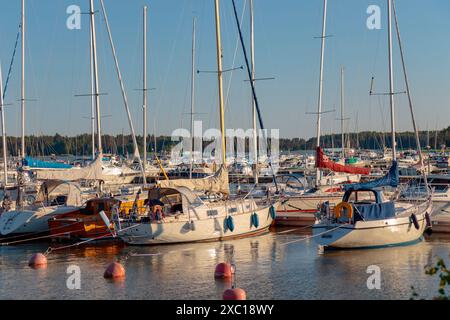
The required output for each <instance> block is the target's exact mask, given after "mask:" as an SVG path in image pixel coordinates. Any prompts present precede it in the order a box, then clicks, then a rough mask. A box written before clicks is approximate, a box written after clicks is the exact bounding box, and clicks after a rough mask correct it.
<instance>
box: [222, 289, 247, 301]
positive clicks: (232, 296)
mask: <svg viewBox="0 0 450 320" xmlns="http://www.w3.org/2000/svg"><path fill="white" fill-rule="evenodd" d="M223 300H247V294H246V293H245V291H244V290H243V289H241V288H231V289H227V290H225V291H224V292H223Z"/></svg>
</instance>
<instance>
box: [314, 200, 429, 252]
mask: <svg viewBox="0 0 450 320" xmlns="http://www.w3.org/2000/svg"><path fill="white" fill-rule="evenodd" d="M431 209H432V208H431V205H429V206H428V207H427V209H426V210H424V211H422V212H415V213H414V214H415V215H416V217H417V222H418V225H419V228H416V227H415V226H414V224H413V222H412V221H411V219H410V215H405V216H401V217H396V218H392V219H385V220H376V221H358V222H357V223H356V224H354V225H350V224H336V223H333V224H326V223H321V224H317V225H315V226H314V227H313V235H314V238H315V240H316V242H317V243H318V244H319V245H320V246H323V247H324V249H366V248H380V247H389V246H399V245H407V244H412V243H415V242H417V241H420V240H421V238H422V235H423V233H424V231H425V230H426V228H427V221H426V213H428V214H431ZM412 213H413V212H411V214H412Z"/></svg>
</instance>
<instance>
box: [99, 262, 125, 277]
mask: <svg viewBox="0 0 450 320" xmlns="http://www.w3.org/2000/svg"><path fill="white" fill-rule="evenodd" d="M103 277H104V278H106V279H122V278H125V268H124V267H123V266H122V265H121V264H120V263H118V262H113V263H111V264H110V265H109V266H108V268H106V270H105V273H104V274H103Z"/></svg>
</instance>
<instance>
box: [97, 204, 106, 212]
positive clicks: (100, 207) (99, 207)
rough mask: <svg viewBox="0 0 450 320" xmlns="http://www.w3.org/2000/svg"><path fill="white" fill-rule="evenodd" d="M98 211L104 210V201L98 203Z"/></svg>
mask: <svg viewBox="0 0 450 320" xmlns="http://www.w3.org/2000/svg"><path fill="white" fill-rule="evenodd" d="M100 211H105V203H104V202H99V203H98V212H100Z"/></svg>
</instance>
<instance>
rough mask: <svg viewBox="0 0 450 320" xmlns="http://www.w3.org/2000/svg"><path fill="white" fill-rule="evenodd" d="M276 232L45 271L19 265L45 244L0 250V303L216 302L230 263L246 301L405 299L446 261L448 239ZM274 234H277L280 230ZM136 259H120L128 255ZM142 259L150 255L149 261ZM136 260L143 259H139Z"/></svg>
mask: <svg viewBox="0 0 450 320" xmlns="http://www.w3.org/2000/svg"><path fill="white" fill-rule="evenodd" d="M286 230H291V229H284V230H281V229H277V230H275V231H274V232H271V233H269V234H266V235H263V236H260V237H256V238H251V239H241V240H235V241H228V242H222V243H217V242H216V243H203V244H186V245H171V246H159V247H126V246H123V245H119V244H112V243H103V244H101V245H87V246H84V247H80V248H75V249H70V250H66V251H57V252H53V253H51V254H50V255H49V257H48V259H49V260H48V266H47V268H46V269H41V270H33V269H31V268H29V267H28V266H27V261H28V259H29V257H30V256H31V254H32V253H35V252H44V251H45V250H46V248H47V247H48V244H28V245H20V246H12V247H0V298H1V299H220V298H221V295H222V292H223V290H224V289H225V288H226V287H228V286H229V285H230V284H229V283H227V282H223V281H215V280H214V277H213V273H214V267H215V265H216V264H217V263H219V262H222V261H231V260H232V261H234V262H235V263H236V266H237V277H236V284H237V285H238V286H239V287H242V288H244V289H245V290H246V291H247V296H248V298H249V299H408V298H409V297H410V294H411V290H410V286H415V287H416V288H417V291H418V292H419V293H420V294H421V295H422V296H424V297H431V296H432V295H433V294H435V293H436V291H437V284H438V280H437V278H435V277H434V278H433V277H430V276H427V275H425V274H424V269H423V268H424V266H425V265H426V264H427V263H429V262H430V261H432V259H433V257H435V256H441V257H446V258H447V261H448V260H449V259H448V255H449V252H450V237H444V236H437V235H433V236H432V237H431V238H428V239H426V240H424V241H422V242H421V243H419V244H416V245H413V246H407V247H397V248H387V249H377V250H358V251H341V252H332V253H326V254H322V255H321V254H318V252H317V250H316V247H315V245H314V244H313V243H311V242H307V241H302V242H295V243H292V244H288V245H285V243H287V242H290V241H293V240H297V239H301V238H304V237H305V236H306V235H307V233H302V232H298V231H297V232H287V233H283V231H286ZM280 232H282V233H280ZM132 252H133V253H137V254H141V256H133V257H129V258H128V259H125V257H126V256H127V255H128V254H129V253H132ZM148 254H154V255H153V256H149V255H148ZM142 255H143V256H142ZM116 258H122V259H125V260H122V261H124V262H123V263H124V266H125V268H126V271H127V277H126V280H124V281H122V282H115V283H113V282H110V281H107V280H105V279H104V278H103V272H104V270H105V268H106V266H107V265H108V264H109V263H110V262H112V261H114V260H115V259H116ZM70 265H78V266H79V267H80V269H81V289H80V290H69V289H67V286H66V280H67V277H68V275H67V274H66V271H67V267H68V266H70ZM369 265H378V266H379V267H380V268H381V278H382V282H381V290H368V289H367V286H366V281H367V277H368V276H369V274H367V273H366V269H367V267H368V266H369Z"/></svg>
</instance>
